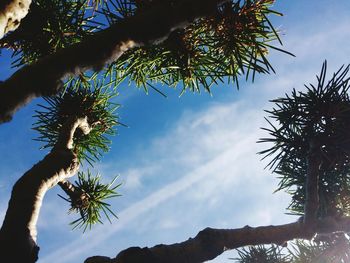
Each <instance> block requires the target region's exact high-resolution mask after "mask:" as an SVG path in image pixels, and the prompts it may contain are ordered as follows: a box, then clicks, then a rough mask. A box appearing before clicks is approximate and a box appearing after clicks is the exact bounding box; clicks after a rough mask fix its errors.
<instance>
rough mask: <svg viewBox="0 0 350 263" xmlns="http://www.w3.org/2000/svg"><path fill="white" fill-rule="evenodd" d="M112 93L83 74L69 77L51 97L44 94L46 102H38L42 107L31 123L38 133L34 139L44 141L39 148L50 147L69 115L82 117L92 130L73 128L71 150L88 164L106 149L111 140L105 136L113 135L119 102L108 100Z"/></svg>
mask: <svg viewBox="0 0 350 263" xmlns="http://www.w3.org/2000/svg"><path fill="white" fill-rule="evenodd" d="M90 85H92V86H90ZM114 96H115V93H112V92H110V91H109V84H107V85H104V84H103V83H100V82H98V81H96V80H90V81H89V79H86V78H84V77H83V76H81V79H77V80H71V81H70V82H69V83H68V84H67V89H66V91H65V92H63V93H62V94H60V95H58V96H55V97H46V98H44V99H45V101H46V102H47V104H48V105H39V106H40V107H41V108H42V110H41V111H39V110H38V111H36V115H35V117H36V118H37V119H38V120H37V122H36V123H35V124H34V129H35V130H37V131H38V132H39V133H40V136H39V138H38V139H37V140H39V141H42V142H44V143H45V145H44V146H43V148H51V147H53V146H54V145H55V144H56V142H57V140H58V137H59V134H60V128H61V127H62V126H63V125H64V124H65V123H66V122H67V121H69V120H70V118H71V117H72V116H75V117H78V118H79V117H85V116H86V117H87V118H88V122H89V124H90V126H92V127H93V129H92V131H91V132H90V133H89V134H87V135H84V134H83V133H82V132H80V130H77V131H76V134H75V135H74V148H75V149H74V151H75V152H76V153H77V155H78V158H79V160H81V161H82V160H86V161H87V162H89V163H90V164H91V165H92V162H93V161H95V160H98V159H99V157H100V156H101V155H102V152H107V151H108V150H109V144H110V143H111V141H110V139H108V137H107V136H106V135H108V136H111V135H114V134H115V130H114V126H116V125H117V124H119V123H118V117H117V115H115V113H114V112H115V110H116V109H117V108H118V107H119V105H117V104H114V103H112V101H111V99H112V98H113V97H114Z"/></svg>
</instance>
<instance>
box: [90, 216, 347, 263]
mask: <svg viewBox="0 0 350 263" xmlns="http://www.w3.org/2000/svg"><path fill="white" fill-rule="evenodd" d="M314 230H315V232H313V233H312V234H311V235H310V233H309V231H308V226H307V225H306V224H304V223H303V222H299V221H298V222H295V223H290V224H284V225H277V226H260V227H255V228H254V227H249V226H245V227H243V228H238V229H213V228H206V229H204V230H202V231H200V232H199V233H198V235H197V236H196V237H194V238H190V239H188V240H187V241H185V242H182V243H176V244H172V245H157V246H154V247H151V248H147V247H146V248H139V247H131V248H128V249H126V250H124V251H122V252H120V253H119V254H118V255H117V256H116V257H115V258H114V259H110V258H107V257H101V256H95V257H91V258H88V259H86V260H85V261H84V262H85V263H139V262H152V263H178V262H181V263H199V262H204V261H207V260H212V259H214V258H215V257H217V256H219V255H220V254H222V253H223V252H224V251H225V250H229V249H236V248H240V247H243V246H247V245H258V244H272V243H275V244H278V245H281V244H283V243H284V242H285V241H289V240H293V239H295V238H299V239H311V238H312V237H313V236H314V235H315V234H316V233H332V232H336V231H344V232H348V231H349V230H350V217H344V218H339V219H334V218H326V219H322V220H319V221H317V224H316V227H315V229H314Z"/></svg>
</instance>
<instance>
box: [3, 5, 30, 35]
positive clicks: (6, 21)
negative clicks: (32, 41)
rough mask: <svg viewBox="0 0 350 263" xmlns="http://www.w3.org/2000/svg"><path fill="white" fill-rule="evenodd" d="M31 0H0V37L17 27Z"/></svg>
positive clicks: (26, 12)
mask: <svg viewBox="0 0 350 263" xmlns="http://www.w3.org/2000/svg"><path fill="white" fill-rule="evenodd" d="M31 2H32V1H31V0H2V1H1V3H0V39H1V38H3V36H4V35H5V34H6V33H8V32H9V31H13V30H15V29H17V28H18V26H19V24H20V22H21V20H22V18H24V17H25V16H26V15H27V14H28V11H29V7H30V4H31Z"/></svg>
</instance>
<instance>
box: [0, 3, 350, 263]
mask: <svg viewBox="0 0 350 263" xmlns="http://www.w3.org/2000/svg"><path fill="white" fill-rule="evenodd" d="M273 4H274V1H273V0H242V1H235V0H201V1H200V0H166V1H164V0H159V1H157V0H108V1H99V0H95V1H89V0H67V1H56V0H52V1H46V0H45V1H43V0H34V1H23V2H21V1H20V2H18V1H16V0H12V1H11V0H8V1H5V2H4V4H1V5H0V30H2V31H1V32H0V37H1V39H0V48H1V49H9V50H10V51H11V52H12V58H13V61H12V66H13V67H14V68H16V72H15V73H14V74H13V75H12V76H11V77H10V78H8V79H6V80H3V81H2V82H0V123H4V122H8V121H11V119H12V117H13V115H14V114H15V113H16V112H17V110H18V109H20V108H21V107H23V106H25V105H26V104H27V103H28V102H30V101H31V100H32V99H34V98H36V97H43V98H44V102H43V103H42V104H40V105H38V108H37V111H36V114H35V116H33V118H34V124H33V128H34V130H36V131H37V133H38V137H37V140H38V141H40V142H42V146H43V148H47V149H49V153H48V154H47V155H46V156H45V157H44V159H43V160H41V161H40V162H38V163H37V164H35V165H34V166H33V167H32V168H31V169H29V170H28V171H27V172H26V173H25V174H24V175H23V176H22V177H20V178H19V179H18V181H17V182H16V183H15V185H14V186H13V190H12V194H11V197H10V201H9V205H8V209H7V212H6V215H5V218H4V222H3V225H2V227H1V229H0V249H1V252H2V253H1V254H2V258H3V259H4V260H5V261H6V262H28V263H29V262H35V261H37V259H38V256H39V255H40V254H39V246H38V244H37V229H36V224H37V219H38V216H39V213H40V208H41V204H42V201H43V198H44V195H45V193H46V192H47V191H48V190H49V189H50V188H52V187H54V186H56V185H58V186H60V187H61V188H62V190H63V193H64V194H63V193H62V195H60V196H61V197H62V198H63V199H64V200H65V201H67V202H69V204H70V209H69V212H76V213H77V219H76V220H74V221H73V222H72V223H71V224H72V226H73V228H81V229H83V231H88V230H89V229H91V228H92V227H93V225H94V224H97V223H102V222H103V220H104V219H107V220H109V221H111V220H112V219H113V218H114V217H117V214H116V213H115V212H114V211H113V208H112V207H111V206H110V204H109V203H108V199H109V198H114V197H117V196H119V188H120V187H121V183H120V182H118V178H114V179H113V180H112V181H111V182H109V183H103V180H102V176H101V175H100V174H99V173H98V172H95V171H94V170H95V168H96V167H94V166H95V163H96V161H98V160H99V159H100V157H101V156H102V155H103V154H104V153H105V152H107V151H109V148H110V140H111V136H113V135H115V134H116V129H117V128H118V126H121V125H123V124H122V123H120V122H119V117H118V108H119V106H120V105H119V104H117V103H116V101H117V100H116V95H117V94H118V90H117V88H118V87H119V85H121V84H122V83H123V84H125V83H128V84H129V85H133V86H136V87H138V88H142V89H144V90H145V92H146V93H147V92H148V91H149V89H152V90H155V91H156V92H158V93H160V94H162V95H163V96H166V95H165V94H166V88H167V87H171V88H177V89H179V95H182V94H183V93H185V92H194V93H200V92H207V93H212V90H213V87H215V86H216V85H218V84H219V83H225V84H226V83H227V84H228V85H232V86H233V87H237V88H239V87H240V86H239V81H242V79H245V80H246V81H254V79H255V76H256V75H257V74H267V73H271V72H272V73H273V72H275V70H274V68H273V65H272V64H271V63H270V61H269V59H268V55H269V52H270V51H271V50H275V51H278V52H279V53H281V55H286V54H287V55H292V54H291V53H290V52H288V51H286V50H284V49H282V48H281V44H282V41H281V39H280V36H279V34H280V33H279V31H278V30H276V29H275V28H274V26H273V23H272V22H271V21H270V18H271V16H276V15H277V16H282V14H281V13H279V12H278V11H275V10H274V9H273ZM2 32H3V33H2ZM348 72H349V66H343V67H342V68H340V69H339V70H338V71H337V72H335V73H334V74H333V75H332V76H331V77H328V76H327V62H324V64H323V66H322V70H321V73H320V74H319V75H318V76H317V81H316V83H314V84H310V85H308V86H307V89H306V91H297V90H293V91H292V92H291V94H286V95H285V97H282V98H278V99H275V100H272V102H273V103H274V105H275V106H274V108H273V109H272V110H269V111H267V113H268V115H269V117H268V118H267V119H266V120H267V127H266V128H264V129H265V131H266V132H267V134H268V135H267V137H265V138H262V139H261V140H260V141H259V142H261V143H264V144H266V143H268V146H267V149H266V150H263V151H261V154H262V156H263V158H267V159H268V160H269V164H268V167H269V168H270V169H271V171H272V172H273V173H274V174H276V175H277V176H278V177H279V178H280V184H279V186H278V189H277V190H285V191H287V193H289V194H290V195H291V203H290V205H289V207H288V209H289V211H290V213H292V214H294V215H298V216H299V220H298V221H296V222H292V223H288V224H284V225H276V226H261V227H250V226H245V227H243V228H239V229H214V228H206V229H204V230H202V231H201V232H199V233H198V235H197V236H196V237H194V238H190V239H189V240H187V241H184V242H182V243H177V244H172V245H157V246H154V247H151V248H139V247H131V248H128V249H126V250H124V251H121V252H120V253H119V254H118V255H117V256H116V257H115V258H114V259H110V258H107V257H100V256H93V257H91V258H88V259H87V260H86V261H85V262H87V263H94V262H204V261H206V260H210V259H213V258H215V257H217V256H218V255H220V254H221V253H223V252H224V251H225V250H227V249H238V256H237V258H236V259H235V260H236V261H237V262H242V263H244V262H291V263H292V262H293V263H297V262H314V261H315V260H318V261H319V262H344V263H345V262H348V261H349V240H348V236H347V233H348V229H349V224H350V217H349V207H350V204H349V191H350V189H349V179H348V178H349V171H348V166H349V160H348V158H349V147H348V145H349V142H348V141H349V138H348V137H349V136H348V134H347V131H348V126H349V117H348V113H349V109H350V99H349V74H348ZM81 164H83V168H84V169H81V168H80V166H81ZM75 175H76V178H77V179H75V180H71V179H70V177H73V176H75ZM115 223H116V224H117V223H118V222H115ZM293 240H296V241H293ZM289 241H292V242H289ZM287 243H290V244H289V245H288V246H287Z"/></svg>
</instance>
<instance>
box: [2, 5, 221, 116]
mask: <svg viewBox="0 0 350 263" xmlns="http://www.w3.org/2000/svg"><path fill="white" fill-rule="evenodd" d="M226 1H227V0H183V1H180V2H179V3H176V4H174V6H173V7H172V9H171V10H168V9H167V10H165V8H164V6H162V5H160V6H157V7H155V8H153V9H151V10H149V11H147V12H146V11H145V12H143V13H140V14H138V15H135V16H134V17H130V18H127V19H125V20H123V21H120V22H118V23H117V24H115V25H112V26H111V27H109V28H107V29H105V30H103V31H100V32H98V33H96V34H95V35H93V36H91V37H89V38H87V39H86V40H85V41H82V42H80V43H77V44H75V45H72V46H70V47H68V48H65V49H62V50H60V51H58V52H56V53H55V54H53V55H50V56H48V57H45V58H43V59H41V60H39V61H38V62H37V63H35V64H32V65H28V66H25V67H23V68H21V69H20V70H18V71H17V72H16V73H15V74H13V75H12V76H11V77H10V78H9V79H7V80H6V81H4V82H2V83H1V84H0V123H1V122H6V121H9V120H11V118H12V115H13V114H14V113H15V112H16V111H17V110H18V109H19V108H21V107H22V106H24V105H25V104H26V103H28V102H29V101H31V100H32V99H33V98H35V97H39V96H43V95H52V94H56V93H57V92H58V91H59V90H61V88H62V80H63V79H64V78H65V77H67V76H70V75H75V74H78V73H80V72H83V71H85V70H87V69H91V68H93V69H97V70H98V69H101V68H102V67H103V65H105V64H106V63H108V62H111V61H114V60H116V59H118V58H119V57H120V56H121V55H122V54H123V53H124V52H125V51H127V50H129V49H131V48H133V47H136V46H142V45H145V44H150V43H157V42H160V41H163V40H165V39H166V38H167V36H168V35H169V34H170V33H171V32H172V31H174V30H175V29H178V28H183V27H185V26H186V25H188V24H189V23H191V22H192V21H193V20H195V19H196V18H200V17H204V16H207V15H210V14H212V13H214V12H215V10H216V7H217V5H218V4H220V3H223V2H226Z"/></svg>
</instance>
